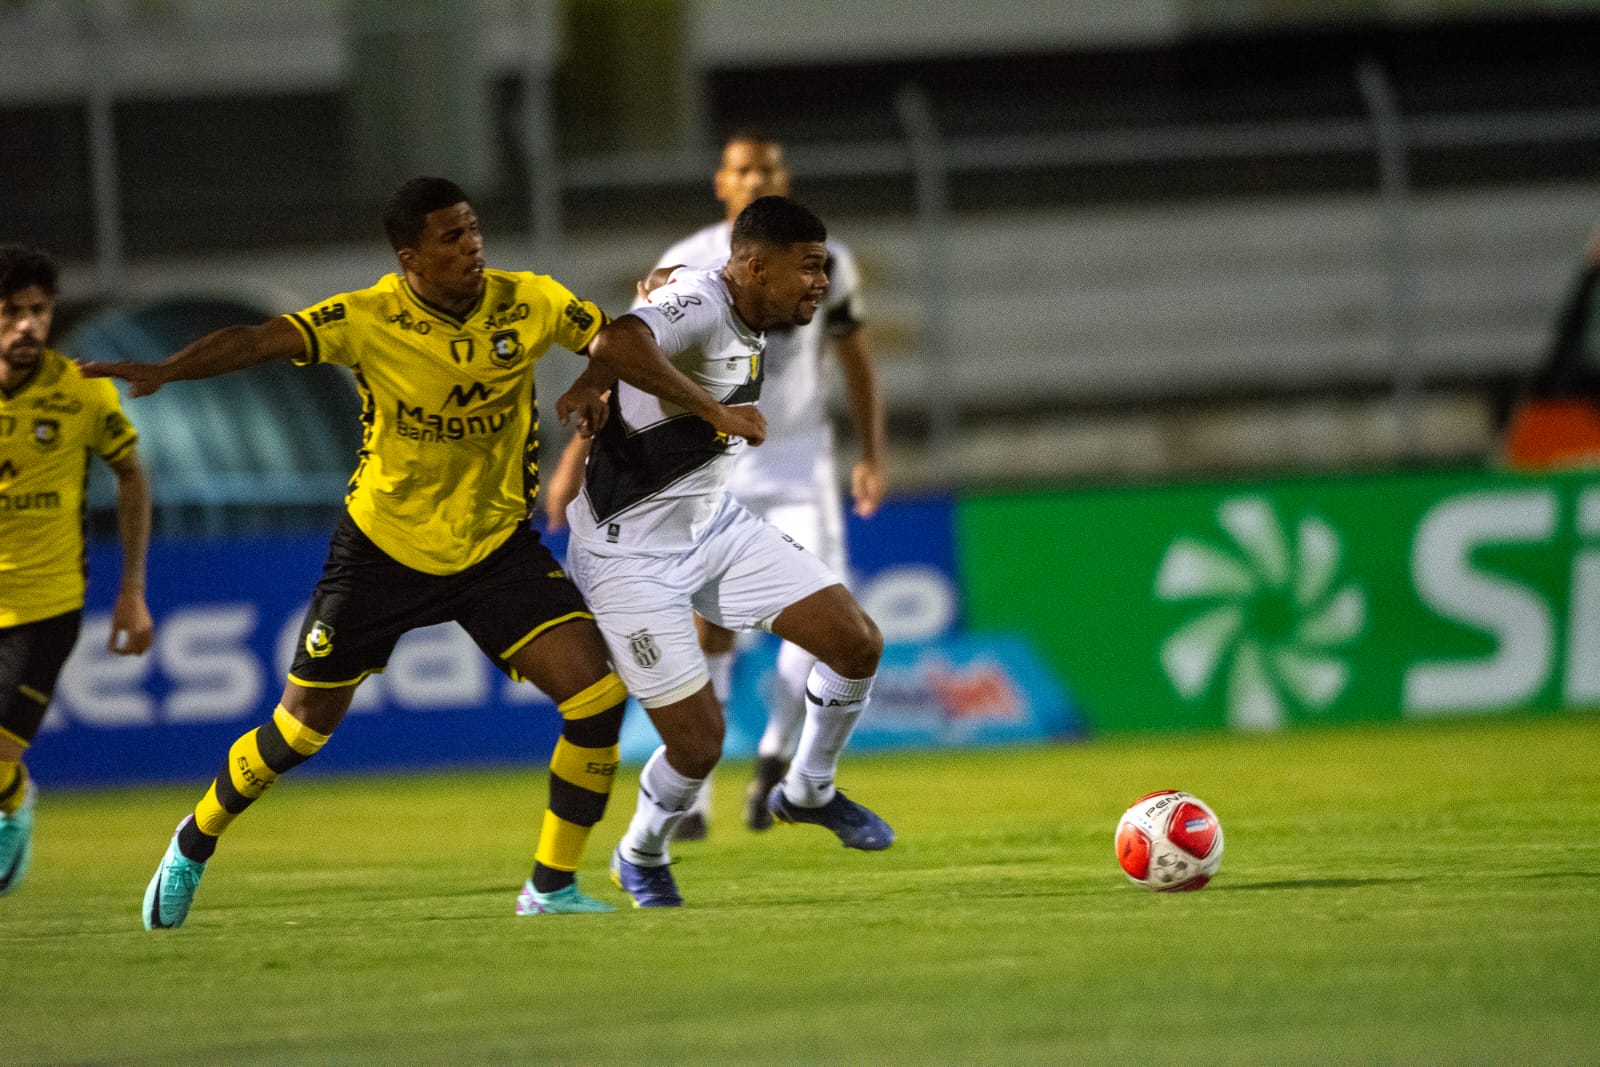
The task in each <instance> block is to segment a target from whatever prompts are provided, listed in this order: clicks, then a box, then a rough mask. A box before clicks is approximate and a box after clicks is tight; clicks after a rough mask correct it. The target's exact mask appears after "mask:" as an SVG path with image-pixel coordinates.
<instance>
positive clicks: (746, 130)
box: [722, 126, 783, 151]
mask: <svg viewBox="0 0 1600 1067" xmlns="http://www.w3.org/2000/svg"><path fill="white" fill-rule="evenodd" d="M739 141H743V142H744V143H746V144H769V145H772V146H774V147H776V148H778V149H779V150H780V151H781V150H782V148H783V143H782V142H781V141H779V140H778V139H777V138H776V137H773V136H772V135H771V134H769V133H767V131H766V130H762V129H757V128H756V127H754V126H740V127H738V128H737V129H735V130H734V131H733V132H732V133H730V134H728V136H726V137H724V138H723V139H722V147H724V148H726V147H728V146H729V145H731V144H734V143H735V142H739Z"/></svg>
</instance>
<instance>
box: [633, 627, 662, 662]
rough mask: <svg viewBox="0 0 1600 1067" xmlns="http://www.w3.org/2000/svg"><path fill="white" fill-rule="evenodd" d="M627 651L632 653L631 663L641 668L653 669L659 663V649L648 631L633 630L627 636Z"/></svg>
mask: <svg viewBox="0 0 1600 1067" xmlns="http://www.w3.org/2000/svg"><path fill="white" fill-rule="evenodd" d="M628 650H629V651H631V652H632V653H633V662H635V663H637V664H638V665H639V666H641V667H654V666H655V665H656V664H657V663H660V662H661V649H660V648H659V647H657V645H656V639H655V638H654V637H651V636H650V631H649V630H635V631H634V632H633V633H631V634H629V635H628Z"/></svg>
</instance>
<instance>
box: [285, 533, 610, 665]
mask: <svg viewBox="0 0 1600 1067" xmlns="http://www.w3.org/2000/svg"><path fill="white" fill-rule="evenodd" d="M573 618H583V619H593V618H594V615H593V614H592V613H590V611H589V609H588V607H587V606H586V605H585V604H584V602H583V596H582V594H580V593H579V592H578V587H577V586H575V585H573V584H572V582H571V580H570V579H568V578H567V575H566V572H565V571H564V570H562V569H561V565H560V564H559V563H557V562H556V558H555V557H554V556H552V555H551V554H550V550H549V549H548V548H546V547H545V546H544V544H543V543H542V542H541V541H540V540H539V535H538V534H537V533H535V532H534V531H533V530H532V528H530V527H528V526H519V527H518V528H517V530H516V532H515V533H513V534H512V535H511V536H510V537H509V538H508V539H507V540H506V542H505V544H503V545H501V546H500V547H499V548H497V549H495V550H494V552H492V553H490V555H489V556H488V558H487V559H484V560H482V561H481V562H479V563H476V564H474V565H473V566H471V567H468V568H467V569H466V570H464V571H461V572H460V573H458V574H443V575H440V574H424V573H423V572H422V571H417V570H412V569H411V568H410V567H407V566H406V565H405V564H403V563H398V562H396V561H395V560H394V558H393V557H391V556H390V555H388V553H386V552H384V551H383V549H381V548H379V547H378V546H377V545H375V544H373V543H372V540H371V538H369V537H367V535H366V534H364V533H362V532H361V530H360V528H359V527H357V526H356V524H355V522H354V521H353V520H352V519H351V518H350V516H349V515H348V514H347V515H345V517H344V519H343V520H342V521H341V522H340V523H339V526H338V529H336V530H334V532H333V541H332V543H331V544H330V545H329V546H328V562H327V563H326V564H324V565H323V568H322V578H321V579H320V580H319V581H318V582H317V588H316V590H315V591H314V592H313V593H312V595H311V607H310V608H309V609H308V610H307V611H306V617H305V622H304V623H302V624H301V626H300V640H299V641H298V642H297V644H296V645H295V655H294V663H293V664H292V665H291V666H290V668H289V680H290V681H291V682H295V683H298V684H300V685H305V686H311V687H315V688H321V687H328V688H332V687H337V686H346V685H354V684H355V683H357V682H359V681H360V680H361V679H362V678H364V677H366V676H367V675H368V674H371V673H373V672H375V671H381V670H382V669H383V668H384V667H385V666H387V665H388V662H389V654H390V653H392V652H393V651H394V646H395V642H396V641H398V640H400V637H401V635H402V634H405V633H406V632H407V631H409V630H416V629H419V628H421V627H423V626H433V625H435V624H437V623H442V622H456V623H459V624H460V625H461V628H462V629H464V630H466V631H467V633H468V634H470V635H471V637H472V639H473V640H474V641H476V642H477V644H478V647H479V648H481V649H483V651H484V654H485V655H487V656H488V657H489V658H490V659H491V660H493V661H494V663H495V665H496V666H498V667H499V668H500V669H501V670H502V671H505V672H506V674H508V675H510V674H511V673H512V672H511V668H510V667H509V666H508V664H507V663H506V657H508V656H510V655H511V654H513V653H514V652H516V651H517V650H518V649H520V648H521V647H522V646H524V645H526V644H527V643H528V642H529V641H531V640H532V639H533V638H535V637H537V636H538V635H539V634H540V633H542V632H544V631H545V630H547V629H549V628H550V627H552V626H556V625H559V624H560V623H562V622H566V621H567V620H569V619H573Z"/></svg>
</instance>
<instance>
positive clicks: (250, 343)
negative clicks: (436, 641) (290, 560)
mask: <svg viewBox="0 0 1600 1067" xmlns="http://www.w3.org/2000/svg"><path fill="white" fill-rule="evenodd" d="M383 222H384V228H385V229H386V231H387V232H388V236H389V241H390V244H391V245H392V246H393V248H394V251H395V256H396V258H397V259H398V260H399V265H400V270H399V272H398V273H394V274H388V275H385V276H384V277H383V278H382V279H381V280H379V281H378V283H377V284H376V285H373V286H372V287H371V288H368V289H361V290H358V291H355V292H349V293H341V294H339V295H337V296H332V297H329V298H328V299H326V300H323V301H320V302H319V303H317V304H315V305H313V306H312V307H309V308H306V309H305V310H304V311H300V312H297V313H294V314H289V315H283V316H281V317H279V318H275V319H271V320H269V321H267V322H265V323H262V324H261V325H259V326H235V327H229V328H226V329H222V330H218V331H216V332H215V333H212V334H209V335H208V336H206V337H203V338H201V339H200V340H198V341H196V342H195V343H194V344H192V345H189V346H188V347H186V348H184V349H183V350H182V351H180V352H178V353H177V354H176V355H173V356H171V357H169V358H168V359H166V360H164V361H163V362H161V363H158V364H148V363H131V362H120V363H100V364H86V365H85V366H84V370H85V372H86V373H90V374H93V375H115V376H116V377H119V378H123V379H125V380H127V381H128V382H130V383H131V384H132V385H133V393H134V395H135V396H144V395H146V394H149V393H153V392H155V391H156V390H157V389H159V388H160V387H161V386H163V385H165V384H167V383H168V382H175V381H185V380H192V379H197V378H209V377H212V376H214V375H218V374H225V373H227V372H229V371H235V370H241V369H243V368H246V367H253V366H256V365H258V364H261V363H266V362H268V361H271V360H284V359H287V360H293V361H295V362H296V363H300V364H310V363H318V362H326V363H337V364H342V365H344V366H348V367H349V368H350V369H351V371H352V372H353V373H354V375H355V379H356V384H357V385H358V386H359V387H360V390H361V393H362V398H363V401H364V404H363V412H362V422H363V424H364V438H363V442H362V448H361V454H360V460H359V462H358V464H357V466H356V470H355V473H354V474H353V475H352V476H351V479H350V490H349V493H348V494H347V495H346V497H345V503H346V513H345V517H344V519H343V521H342V522H341V523H340V524H339V527H338V528H337V529H336V530H335V531H334V534H333V540H332V544H331V546H330V548H329V551H328V560H327V564H326V566H325V567H324V569H323V573H322V578H321V580H320V581H319V582H318V583H317V586H316V590H315V591H314V593H313V594H312V598H311V606H310V609H309V610H308V611H307V613H306V617H305V622H304V624H303V625H302V627H301V633H300V640H299V642H298V645H297V647H296V651H295V658H294V663H293V665H292V666H291V667H290V669H289V678H288V682H287V684H286V685H285V686H284V690H283V696H282V701H281V703H280V704H279V705H278V707H277V709H276V710H275V711H274V712H273V714H272V717H271V718H270V719H269V720H268V721H267V722H266V723H265V724H264V725H262V726H261V727H260V728H259V729H256V730H253V731H251V732H249V733H247V734H245V735H244V736H242V737H240V738H239V740H238V741H236V742H235V743H234V745H233V747H232V748H231V749H230V750H229V752H228V755H227V759H226V761H225V762H224V765H223V768H222V770H221V772H220V773H218V775H217V777H216V780H215V781H214V782H213V783H212V785H211V788H210V789H209V790H207V791H206V794H205V795H204V796H203V797H202V798H201V800H200V802H199V804H198V805H196V807H195V809H194V813H193V814H192V815H190V816H188V817H186V818H185V819H184V820H183V821H182V822H181V823H180V824H179V826H178V829H177V832H176V833H174V835H173V839H172V842H171V844H170V845H169V847H168V848H167V852H166V855H165V856H163V857H162V860H161V865H160V866H159V867H158V868H157V870H156V874H155V877H154V878H153V879H152V880H151V882H150V887H149V889H148V890H147V891H146V893H145V900H144V912H143V915H144V924H145V927H146V928H147V929H159V928H165V927H173V926H178V925H180V924H181V923H182V922H183V920H184V918H185V916H187V914H188V912H189V907H190V905H191V903H192V902H193V900H194V893H195V889H196V888H197V887H198V885H199V882H200V876H201V875H202V874H203V873H204V871H205V867H206V863H207V861H209V860H210V858H211V855H212V852H213V850H214V849H215V848H216V845H217V838H218V836H219V835H220V834H221V833H222V832H223V831H224V830H226V829H227V828H228V825H229V823H231V822H232V821H233V819H234V818H235V816H237V815H238V814H239V813H240V812H242V811H244V809H245V808H246V807H248V806H249V805H250V803H251V802H252V801H254V800H256V799H257V798H259V797H260V796H261V794H262V793H264V792H265V791H266V789H267V787H268V786H270V785H271V784H272V783H273V782H274V781H276V780H277V778H278V776H279V775H281V774H283V773H284V772H286V771H288V770H289V769H290V768H292V767H295V766H297V765H299V764H300V763H303V762H304V761H305V760H307V759H309V758H310V757H311V756H313V755H315V754H316V753H317V751H318V750H319V749H321V748H322V746H323V745H324V744H325V743H326V742H327V740H328V737H329V735H330V734H331V733H332V732H333V730H334V728H335V727H336V726H338V725H339V722H340V720H341V719H343V717H344V714H345V712H346V711H347V710H348V709H349V707H350V701H351V699H352V697H353V696H354V695H355V690H356V686H357V685H359V684H360V683H361V680H362V679H363V678H365V677H366V676H367V675H369V674H371V673H373V672H375V671H381V670H383V668H384V666H385V665H386V664H387V663H388V659H389V654H390V653H391V652H392V651H393V649H394V646H395V642H396V641H397V640H399V638H400V636H401V635H402V634H404V633H406V632H407V631H408V630H412V629H416V628H418V627H423V626H431V625H433V624H436V623H442V622H448V621H452V620H453V621H455V622H457V623H459V624H460V625H461V626H462V628H463V629H465V630H466V631H467V632H468V633H469V634H471V635H472V638H473V640H475V641H476V642H477V643H478V647H480V648H482V649H483V651H484V653H485V654H487V655H488V656H489V658H490V659H491V660H493V661H494V663H495V664H496V665H497V666H499V667H500V668H501V669H502V670H504V671H505V672H506V673H507V674H509V675H511V676H512V677H513V678H525V679H527V680H529V681H531V682H533V684H534V685H536V686H538V687H539V688H540V689H541V690H543V691H544V693H545V694H546V695H547V696H549V697H550V698H551V699H552V700H554V701H556V705H557V707H558V708H559V710H560V712H561V715H562V720H563V721H562V728H561V738H560V740H559V741H558V742H557V744H556V750H555V754H554V756H553V757H552V758H551V762H550V806H549V809H548V811H546V813H545V817H544V824H543V828H542V830H541V833H540V836H539V847H538V852H537V855H536V857H535V863H534V867H533V872H532V874H531V875H530V877H529V879H528V881H527V882H526V884H524V886H523V888H522V893H521V895H520V896H519V897H518V900H517V914H519V915H538V914H546V913H553V912H589V911H610V910H611V909H610V907H609V906H608V905H606V904H604V903H602V902H600V901H597V900H594V899H592V898H590V897H589V896H587V895H585V894H584V893H583V892H582V891H580V890H579V889H578V886H577V883H576V876H575V873H574V872H576V870H577V868H578V861H579V858H580V855H581V853H582V850H583V846H584V843H585V842H586V841H587V840H588V837H589V832H590V829H591V828H592V827H593V826H594V824H595V823H597V822H598V821H599V820H600V817H601V815H602V814H604V812H605V807H606V801H607V799H608V797H609V796H610V792H611V780H612V775H613V774H614V773H615V770H616V763H617V737H618V734H619V732H620V730H621V728H622V711H623V706H624V702H625V701H626V699H627V694H626V692H625V691H624V690H623V688H622V682H621V681H620V680H619V679H618V678H617V676H616V674H615V673H613V672H612V670H611V667H610V664H609V663H608V662H607V659H606V647H605V643H604V641H603V639H602V638H601V636H600V632H599V631H598V630H597V629H596V628H595V624H594V616H593V615H592V614H590V612H589V611H588V609H587V608H586V607H585V606H584V603H583V599H582V597H581V596H580V595H579V594H578V591H577V589H576V588H575V587H574V586H573V584H572V583H571V582H570V581H568V579H567V576H566V574H565V573H564V572H563V571H562V570H561V567H560V565H559V564H557V563H556V561H555V559H554V558H553V557H552V556H551V555H550V552H549V550H548V549H547V548H545V546H544V545H543V544H541V543H540V541H539V537H538V534H537V533H535V532H534V531H533V530H532V528H531V527H530V526H529V524H528V519H529V517H530V516H531V514H532V510H533V507H534V498H535V496H536V495H537V493H538V487H539V483H538V470H539V468H538V438H537V431H538V427H539V420H538V409H537V406H536V402H535V397H534V370H533V368H534V364H535V363H536V362H537V361H538V359H539V358H540V357H541V356H542V355H544V353H545V351H546V350H547V349H548V348H549V347H550V346H551V345H552V344H559V345H562V346H563V347H565V348H569V349H572V350H573V351H581V350H583V349H585V347H586V346H587V345H588V344H589V342H590V340H591V339H592V338H593V337H594V335H595V331H597V330H598V329H599V328H600V327H601V325H602V324H603V323H604V321H605V316H604V315H603V314H602V313H601V311H600V309H599V308H598V307H596V306H595V305H594V304H591V303H589V302H588V301H584V300H579V299H578V298H576V297H574V296H573V295H572V294H571V293H570V292H568V291H567V289H566V288H565V287H563V286H562V285H560V284H559V283H558V282H556V281H554V280H553V279H551V278H548V277H545V276H543V275H537V274H532V273H528V272H512V271H500V270H491V269H488V268H486V267H485V266H484V258H483V234H482V232H481V230H480V229H479V226H478V217H477V214H476V213H475V212H474V211H473V209H472V206H471V204H469V203H468V202H467V197H466V194H465V193H463V192H462V191H461V189H460V188H459V187H458V186H456V185H455V184H454V183H452V182H448V181H445V180H444V179H441V178H416V179H413V180H411V181H409V182H407V183H406V184H404V185H403V186H401V187H400V188H399V189H398V190H397V191H396V192H395V193H394V195H393V196H392V197H391V199H390V201H389V203H388V206H387V207H386V208H385V209H384V212H383Z"/></svg>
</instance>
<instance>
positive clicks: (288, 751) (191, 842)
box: [178, 704, 328, 863]
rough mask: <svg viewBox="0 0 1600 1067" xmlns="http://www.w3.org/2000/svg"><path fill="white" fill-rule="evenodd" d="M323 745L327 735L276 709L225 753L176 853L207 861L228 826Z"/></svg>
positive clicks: (282, 710)
mask: <svg viewBox="0 0 1600 1067" xmlns="http://www.w3.org/2000/svg"><path fill="white" fill-rule="evenodd" d="M327 743H328V735H327V734H319V733H317V732H316V731H315V730H313V729H311V728H310V727H309V726H307V725H305V724H304V723H302V722H301V721H300V720H299V719H296V718H295V717H294V716H293V715H290V714H289V712H288V711H287V710H286V709H285V708H284V706H283V705H282V704H279V705H278V707H277V709H276V710H274V711H273V713H272V718H271V719H269V720H268V721H267V723H266V724H265V725H263V726H260V727H258V728H256V729H254V730H251V731H250V732H249V733H247V734H244V735H243V736H241V737H240V738H239V739H238V740H237V741H235V742H234V743H233V747H232V748H230V749H229V750H228V759H227V762H226V763H224V764H223V765H222V770H220V771H218V772H217V777H216V779H215V780H214V781H213V782H212V783H211V788H210V789H207V790H206V795H205V796H203V797H201V798H200V803H198V804H196V805H195V807H194V819H193V820H192V821H191V822H188V823H185V824H184V827H183V829H182V830H181V831H179V833H178V850H179V851H180V852H182V853H183V854H184V855H185V856H187V857H188V858H189V859H191V860H194V861H195V862H196V863H204V862H205V861H206V860H208V859H210V858H211V853H212V852H214V851H216V847H217V838H218V837H219V836H220V835H221V834H222V831H224V830H226V829H227V828H228V824H229V823H231V822H233V820H234V819H235V818H236V817H237V816H238V815H239V814H240V813H241V812H243V811H244V809H245V808H248V807H249V806H250V805H251V804H252V803H253V802H254V801H255V800H257V799H258V798H259V797H260V796H261V794H262V793H265V792H266V791H267V789H268V787H270V786H271V785H272V783H273V782H276V781H277V780H278V776H279V775H280V774H283V773H284V772H285V771H287V770H289V769H290V768H292V767H298V766H299V765H300V764H302V763H304V762H305V761H306V760H308V759H310V758H311V757H312V756H315V755H316V754H317V751H318V750H319V749H321V748H322V746H323V745H325V744H327Z"/></svg>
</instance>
